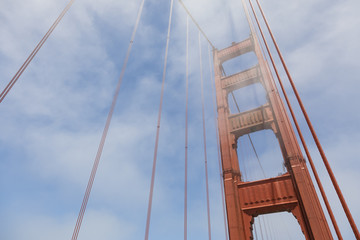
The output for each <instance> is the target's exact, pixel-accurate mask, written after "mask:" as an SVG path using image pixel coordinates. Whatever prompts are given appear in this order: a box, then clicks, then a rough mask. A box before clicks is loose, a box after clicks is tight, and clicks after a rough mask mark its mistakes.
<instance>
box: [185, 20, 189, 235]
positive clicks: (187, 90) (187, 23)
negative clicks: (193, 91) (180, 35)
mask: <svg viewBox="0 0 360 240" xmlns="http://www.w3.org/2000/svg"><path fill="white" fill-rule="evenodd" d="M185 85H186V86H185V88H186V97H185V98H186V100H185V101H186V104H185V189H184V240H187V185H188V182H187V181H188V106H189V16H188V15H187V16H186V83H185Z"/></svg>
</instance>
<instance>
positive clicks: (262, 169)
mask: <svg viewBox="0 0 360 240" xmlns="http://www.w3.org/2000/svg"><path fill="white" fill-rule="evenodd" d="M231 96H232V98H233V100H234V103H235V106H236V108H237V110H238V112H239V113H240V108H239V105H238V103H237V101H236V98H235V95H234V92H231ZM246 135H247V137H248V139H249V142H250V144H251V148H252V149H253V151H254V153H255V157H256V160H257V162H258V163H259V166H260V169H261V171H262V174H263V175H264V178H266V174H265V171H264V168H263V166H262V164H261V162H260V158H259V155H258V154H257V151H256V149H255V146H254V143H253V141H252V138H251V136H250V134H246Z"/></svg>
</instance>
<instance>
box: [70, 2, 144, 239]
mask: <svg viewBox="0 0 360 240" xmlns="http://www.w3.org/2000/svg"><path fill="white" fill-rule="evenodd" d="M144 2H145V0H143V1H142V2H141V5H140V8H139V11H138V15H137V19H136V23H135V26H134V30H133V32H132V35H131V40H130V43H129V47H128V50H127V53H126V57H125V60H124V64H123V67H122V69H121V73H120V77H119V81H118V83H117V86H116V90H115V94H114V98H113V101H112V103H111V107H110V111H109V113H108V116H107V119H106V124H105V128H104V131H103V134H102V137H101V141H100V144H99V148H98V151H97V154H96V157H95V161H94V165H93V168H92V171H91V174H90V178H89V181H88V184H87V187H86V191H85V195H84V198H83V202H82V205H81V209H80V212H79V215H78V218H77V221H76V225H75V229H74V232H73V235H72V238H71V239H72V240H76V239H77V238H78V235H79V231H80V227H81V223H82V220H83V217H84V213H85V210H86V206H87V203H88V200H89V197H90V193H91V189H92V186H93V182H94V179H95V175H96V171H97V168H98V165H99V162H100V158H101V154H102V151H103V148H104V144H105V140H106V137H107V133H108V131H109V126H110V123H111V119H112V115H113V113H114V109H115V105H116V101H117V98H118V96H119V92H120V86H121V83H122V80H123V77H124V74H125V69H126V66H127V63H128V61H129V56H130V52H131V49H132V45H133V43H134V39H135V34H136V31H137V28H138V26H139V22H140V18H141V13H142V10H143V6H144Z"/></svg>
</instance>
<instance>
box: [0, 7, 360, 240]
mask: <svg viewBox="0 0 360 240" xmlns="http://www.w3.org/2000/svg"><path fill="white" fill-rule="evenodd" d="M173 1H174V0H171V7H170V9H171V10H170V17H169V26H168V35H167V43H166V54H165V64H164V71H163V82H162V90H161V91H162V92H161V100H160V107H159V109H160V110H159V115H158V125H157V133H156V134H157V135H156V141H155V142H156V144H155V151H154V152H155V153H154V162H153V172H152V178H151V187H150V188H151V189H150V197H149V208H148V215H147V223H146V233H145V240H148V235H149V225H150V224H149V222H150V215H151V204H152V194H153V192H152V191H153V186H154V175H155V166H156V158H157V155H156V154H157V147H158V140H159V129H160V119H161V108H162V99H163V91H164V80H165V76H166V61H167V54H168V46H169V39H170V26H171V17H172V7H173ZM73 2H74V0H71V1H70V2H69V3H68V5H67V6H66V8H65V9H64V11H63V12H62V13H61V14H60V16H59V17H58V19H57V20H56V21H55V23H54V24H53V26H52V27H51V28H50V29H49V31H48V32H47V33H46V35H45V36H44V38H43V39H42V40H41V41H40V43H39V44H38V45H37V46H36V48H35V49H34V51H33V52H32V53H31V55H30V56H29V58H28V59H27V60H26V61H25V63H24V64H23V66H22V67H21V68H20V69H19V71H18V72H17V73H16V74H15V76H14V78H13V79H12V80H11V81H10V83H9V84H8V85H7V86H6V88H5V89H4V90H3V91H2V92H1V94H0V103H1V102H2V101H3V99H4V98H5V96H6V95H7V93H8V92H9V91H10V89H11V88H12V87H13V85H14V84H15V83H16V81H17V80H18V78H19V77H20V75H21V74H22V72H24V70H25V68H26V67H27V66H28V65H29V63H30V62H31V60H32V59H33V58H34V56H35V55H36V53H37V52H38V51H39V49H40V48H41V46H42V45H43V44H44V43H45V41H46V39H47V38H48V37H49V36H50V34H51V32H52V31H53V30H54V29H55V27H56V26H57V24H58V23H59V22H60V20H61V19H62V17H63V16H64V15H65V13H66V12H67V11H68V9H69V8H70V6H71V5H72V4H73ZM144 2H145V1H144V0H142V1H141V5H140V9H139V12H138V17H137V19H136V23H135V27H134V30H133V33H132V36H131V40H130V44H129V48H128V51H127V54H126V57H125V61H124V62H125V63H124V65H123V68H122V71H121V75H120V79H119V82H118V85H117V88H116V91H115V95H114V99H113V101H112V105H111V108H110V111H109V115H108V118H107V121H106V125H105V128H104V132H103V135H102V138H101V142H100V144H99V149H98V152H97V155H96V158H95V161H94V165H93V170H92V172H91V175H90V179H89V182H88V185H87V188H86V192H85V196H84V199H83V203H82V206H81V209H80V213H79V216H78V219H77V222H76V225H75V229H74V233H73V237H72V239H73V240H76V239H77V237H78V234H79V230H80V227H81V223H82V219H83V216H84V213H85V210H86V206H87V202H88V199H89V196H90V191H91V188H92V184H93V182H94V178H95V174H96V170H97V167H98V164H99V161H100V157H101V154H102V149H103V146H104V144H105V139H106V136H107V132H108V129H109V125H110V122H111V118H112V114H113V111H114V108H115V105H116V100H117V96H118V94H119V89H120V84H121V81H122V78H123V76H124V71H125V68H126V65H127V61H128V59H129V56H130V51H131V48H132V45H133V43H134V38H135V33H136V30H137V27H138V25H139V21H140V17H141V12H142V9H143V7H144ZM179 2H180V3H181V4H182V5H183V7H184V8H185V10H186V12H187V14H188V15H189V16H190V17H191V18H192V20H193V21H194V23H195V24H196V26H197V27H198V28H199V43H200V32H201V33H202V34H203V35H204V36H205V38H206V39H207V40H208V41H209V39H208V38H207V36H206V35H205V33H204V32H203V31H202V29H201V28H200V26H199V25H198V24H197V22H196V21H195V19H194V18H193V17H192V16H191V14H190V12H189V11H188V9H187V8H186V7H185V5H184V4H183V2H182V1H181V0H180V1H179ZM252 2H253V1H252V0H249V1H248V4H247V3H246V2H245V0H242V3H243V8H244V11H245V15H246V18H247V21H248V24H249V27H250V35H249V37H248V38H247V39H243V40H242V41H240V42H234V43H232V44H231V45H230V46H228V47H226V48H224V49H217V48H215V47H214V45H213V44H212V43H211V42H210V41H209V43H210V45H211V46H212V47H213V66H214V74H215V78H214V79H215V91H216V104H217V106H216V107H217V124H218V126H217V128H218V129H217V130H218V132H217V133H218V140H219V145H220V156H221V165H222V170H221V171H222V175H221V176H222V180H223V182H222V184H223V187H224V199H225V204H226V217H227V227H228V236H229V239H230V240H251V239H254V236H253V224H254V219H255V218H256V217H258V216H260V215H265V214H271V213H278V212H291V213H292V215H293V216H294V217H295V218H296V220H297V221H298V223H299V225H300V228H301V230H302V232H303V234H304V236H305V238H306V239H307V240H329V239H334V237H333V234H332V232H331V228H330V225H329V224H328V220H327V218H326V216H325V213H324V211H323V208H322V205H321V202H320V199H319V197H318V194H317V191H316V188H315V185H314V183H313V181H312V177H311V175H310V172H309V170H308V167H307V162H308V163H309V164H310V166H311V169H312V172H313V174H314V179H315V180H316V183H317V185H318V188H319V192H320V193H321V196H322V199H323V201H324V204H325V207H326V209H327V211H328V214H329V217H330V219H331V222H332V225H333V228H334V230H335V232H336V235H337V238H338V239H342V236H341V233H340V231H339V228H338V226H337V223H336V220H335V217H334V215H333V213H332V210H331V207H330V205H329V202H328V200H327V197H326V195H325V192H324V188H323V186H322V184H321V182H320V180H319V176H318V174H317V171H316V168H315V166H314V163H313V161H312V158H311V156H310V154H309V151H308V148H307V146H306V143H305V141H304V138H303V136H302V133H301V130H300V128H299V125H298V123H297V120H296V117H295V115H294V112H293V110H292V107H291V104H290V102H289V99H288V96H287V93H286V91H285V89H284V87H283V84H282V81H281V78H280V76H279V73H278V70H277V68H276V64H275V63H274V60H273V57H272V54H271V51H270V49H269V45H268V43H267V40H266V38H265V37H264V33H263V30H262V28H261V24H260V23H259V19H258V17H257V14H256V11H255V9H254V6H253V4H252ZM256 2H257V6H258V10H259V12H260V13H261V15H262V19H263V21H264V22H265V24H266V26H267V29H268V32H269V34H270V36H271V38H272V40H273V44H274V46H275V49H276V50H277V53H278V56H279V58H280V60H281V62H282V64H283V67H284V69H285V72H286V74H287V77H288V79H289V81H290V84H291V86H292V88H293V91H294V93H295V96H296V99H297V100H298V103H299V106H300V109H301V110H302V112H303V114H304V117H305V120H306V122H307V124H308V126H309V129H310V132H311V134H312V136H313V138H314V141H315V143H316V145H317V147H318V149H319V152H320V155H321V157H322V159H323V162H324V164H325V167H326V169H327V171H328V173H329V176H330V179H331V181H332V183H333V185H334V188H335V191H336V193H337V195H338V197H339V200H340V202H341V204H342V207H343V209H344V212H345V214H346V216H347V218H348V221H349V223H350V226H351V227H352V230H353V232H354V235H355V238H356V239H358V240H360V235H359V231H358V229H357V227H356V225H355V222H354V220H353V218H352V216H351V213H350V211H349V209H348V207H347V204H346V202H345V200H344V197H343V195H342V193H341V191H340V188H339V186H338V184H337V182H336V179H335V177H334V174H333V173H332V170H331V168H330V166H329V163H328V161H327V159H326V156H325V153H324V151H323V150H322V147H321V144H320V142H319V140H318V138H317V136H316V133H315V131H314V129H313V127H312V125H311V122H310V120H309V117H308V115H307V113H306V111H305V108H304V106H303V104H302V102H301V99H300V97H299V94H298V92H297V90H296V88H295V85H294V83H293V81H292V78H291V75H290V74H289V71H288V69H287V67H286V64H285V62H284V60H283V57H282V55H281V52H280V51H279V48H278V46H277V43H276V41H275V39H274V36H273V34H272V32H271V29H270V27H269V24H268V22H267V20H266V17H265V15H264V13H263V11H262V8H261V5H260V3H259V0H256ZM248 6H250V7H251V10H252V15H251V14H250V11H249V9H248ZM253 18H254V19H255V21H256V23H257V29H258V30H259V32H260V34H261V37H262V41H261V39H260V37H259V36H258V35H257V31H256V27H255V24H254V22H253V20H252V19H253ZM187 27H188V25H187ZM187 31H188V29H187ZM187 34H188V32H187ZM187 41H188V39H187ZM187 44H188V42H187ZM199 45H201V44H199ZM263 45H264V46H265V47H266V50H267V53H266V52H265V51H264V49H262V47H263ZM187 50H188V49H187ZM248 53H253V54H254V55H255V56H256V59H257V63H256V65H255V66H252V67H250V68H248V69H245V70H243V71H240V72H237V73H235V74H231V75H226V73H225V70H224V68H223V64H224V63H225V62H227V61H230V60H232V59H234V58H237V57H239V56H242V55H245V54H248ZM266 56H268V57H269V58H270V60H271V63H272V67H273V68H271V67H270V65H269V63H268V61H267V59H266ZM200 59H201V47H200ZM200 62H201V60H200ZM209 65H211V64H209ZM273 73H275V74H276V78H277V80H278V81H279V85H280V87H281V90H282V92H283V94H284V98H285V101H286V105H285V104H284V102H283V100H282V98H281V97H280V92H279V91H278V88H277V84H276V82H275V77H273ZM201 78H202V75H201ZM202 84H203V83H202ZM254 84H257V85H260V86H261V88H262V89H263V90H264V91H263V92H264V94H265V96H264V97H265V99H266V103H265V104H263V105H261V106H258V107H256V108H253V109H250V110H246V111H243V112H240V109H239V108H238V113H231V111H230V104H229V101H228V99H229V96H230V95H232V94H233V92H234V91H236V90H239V89H242V88H245V87H248V86H250V85H254ZM202 94H203V93H202ZM186 101H187V100H186ZM234 101H235V104H236V105H237V103H236V100H235V98H234ZM286 106H287V107H288V110H289V112H290V114H291V117H292V118H290V117H289V116H288V110H287V108H286ZM186 111H187V110H186ZM203 115H204V106H203ZM186 116H187V112H186ZM203 118H204V116H203ZM203 121H204V120H203ZM293 124H294V126H295V127H296V130H297V131H296V132H295V131H294V129H293ZM204 125H205V124H204ZM186 128H187V123H186ZM204 129H205V127H204ZM265 130H271V131H272V133H273V134H274V135H275V137H276V139H277V142H278V147H279V149H280V151H281V153H282V157H283V162H284V166H285V168H286V172H285V173H284V174H281V175H279V176H277V177H272V178H265V179H261V180H256V181H245V180H244V178H243V177H242V172H241V171H240V166H239V159H238V152H237V149H238V139H239V138H240V137H242V136H244V135H248V134H250V133H254V132H258V131H265ZM186 131H187V130H186ZM204 132H205V130H204ZM186 134H187V133H186ZM298 138H299V139H300V140H301V143H302V148H303V149H304V150H305V153H306V157H307V158H305V156H304V155H303V153H302V148H301V146H300V144H299V142H298ZM204 139H206V137H205V133H204ZM204 142H205V141H204ZM204 145H205V144H204ZM186 148H187V146H186ZM205 148H206V147H205ZM205 152H206V149H205ZM185 161H187V160H185ZM205 162H206V157H205ZM206 174H207V172H206ZM206 176H207V175H206ZM186 181H187V180H185V182H186ZM206 184H208V182H206ZM185 189H186V188H185ZM207 191H208V189H207ZM185 192H186V191H185ZM207 194H208V193H207ZM185 196H186V193H185ZM185 198H186V197H185ZM207 198H208V199H207V200H208V203H207V204H208V209H209V196H207ZM185 206H186V203H185ZM186 211H187V210H185V214H184V215H185V216H186ZM208 211H209V210H208ZM208 215H209V213H208ZM184 218H186V217H184ZM208 219H209V216H208ZM208 222H209V223H210V219H209V220H208ZM225 222H226V221H225ZM184 225H185V230H184V233H185V234H184V239H185V240H187V237H186V221H185V224H184ZM209 225H210V224H209ZM225 225H226V224H225ZM210 232H211V231H210V229H209V240H211V237H210V235H211V234H210Z"/></svg>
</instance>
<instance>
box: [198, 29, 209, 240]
mask: <svg viewBox="0 0 360 240" xmlns="http://www.w3.org/2000/svg"><path fill="white" fill-rule="evenodd" d="M200 37H201V36H200V32H199V56H200V58H199V60H200V82H201V106H202V123H203V124H202V125H203V141H204V159H205V181H206V206H207V220H208V234H209V240H211V222H210V200H209V199H210V198H209V176H208V167H207V153H206V127H205V100H204V80H203V69H202V56H201V55H202V54H201V39H200Z"/></svg>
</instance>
